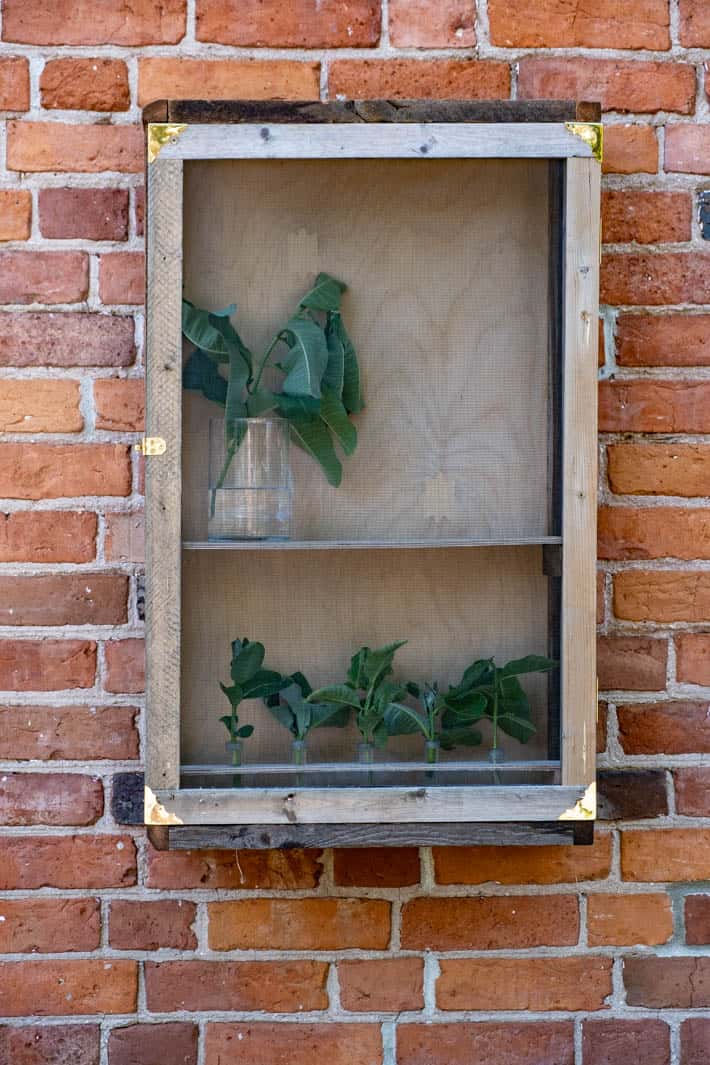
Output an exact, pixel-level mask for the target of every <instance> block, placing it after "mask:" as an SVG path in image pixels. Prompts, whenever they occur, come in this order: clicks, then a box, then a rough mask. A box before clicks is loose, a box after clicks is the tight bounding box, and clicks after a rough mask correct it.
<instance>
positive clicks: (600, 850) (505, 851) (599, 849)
mask: <svg viewBox="0 0 710 1065" xmlns="http://www.w3.org/2000/svg"><path fill="white" fill-rule="evenodd" d="M433 854H434V874H435V877H436V882H437V883H438V884H485V883H490V882H493V883H498V884H565V883H567V882H568V881H569V882H571V883H576V882H577V881H579V880H600V879H603V878H604V877H606V876H608V874H609V863H610V861H611V839H610V837H609V836H607V835H605V834H604V833H597V837H596V839H595V841H594V844H593V846H591V847H555V846H550V847H536V846H532V847H435V848H434V850H433Z"/></svg>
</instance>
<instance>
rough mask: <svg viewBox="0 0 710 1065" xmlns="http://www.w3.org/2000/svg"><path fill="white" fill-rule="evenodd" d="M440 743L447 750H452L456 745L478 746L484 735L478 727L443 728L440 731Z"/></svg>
mask: <svg viewBox="0 0 710 1065" xmlns="http://www.w3.org/2000/svg"><path fill="white" fill-rule="evenodd" d="M438 738H439V743H440V744H441V746H442V747H443V749H444V750H445V751H452V750H453V749H454V747H478V745H479V743H481V742H482V740H483V736H482V735H481V733H480V732H479V731H478V730H477V729H465V728H460V729H455V728H454V729H442V731H441V732H440V733H439V737H438Z"/></svg>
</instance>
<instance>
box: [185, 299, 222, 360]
mask: <svg viewBox="0 0 710 1065" xmlns="http://www.w3.org/2000/svg"><path fill="white" fill-rule="evenodd" d="M217 317H219V316H217ZM182 331H183V333H184V334H185V336H186V337H187V339H188V340H190V341H192V343H193V344H194V345H195V347H196V348H200V349H201V350H202V351H204V352H207V353H208V354H210V355H213V356H215V358H216V361H217V362H228V361H229V353H228V351H227V345H226V343H225V340H224V337H223V336H222V334H221V333H220V332H219V330H218V329H216V328H215V326H214V324H213V323H212V322H210V314H209V311H203V310H201V309H200V308H199V307H195V305H194V304H192V303H190V301H189V300H183V301H182Z"/></svg>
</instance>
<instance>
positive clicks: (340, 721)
mask: <svg viewBox="0 0 710 1065" xmlns="http://www.w3.org/2000/svg"><path fill="white" fill-rule="evenodd" d="M311 714H312V720H313V723H312V726H311V727H312V728H319V727H320V726H321V725H328V726H330V727H331V728H343V727H344V726H345V725H347V723H348V719H349V717H350V707H348V706H336V704H335V703H313V704H312V706H311Z"/></svg>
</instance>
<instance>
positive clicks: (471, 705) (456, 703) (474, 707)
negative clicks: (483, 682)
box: [443, 692, 489, 724]
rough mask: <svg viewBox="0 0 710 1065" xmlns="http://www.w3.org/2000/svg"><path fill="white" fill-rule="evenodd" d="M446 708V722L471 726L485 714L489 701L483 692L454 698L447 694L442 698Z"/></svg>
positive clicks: (469, 693)
mask: <svg viewBox="0 0 710 1065" xmlns="http://www.w3.org/2000/svg"><path fill="white" fill-rule="evenodd" d="M443 699H444V705H445V707H446V712H445V718H446V720H455V721H457V722H458V723H459V724H462V723H464V722H465V723H466V724H471V723H472V722H473V721H478V720H480V718H482V717H483V715H484V714H485V712H486V707H487V706H488V703H489V700H488V699H487V698H486V696H485V695H484V694H483V692H464V693H462V694H461V695H458V696H456V697H450V696H449V695H448V694H447V695H445V696H444V697H443Z"/></svg>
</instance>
